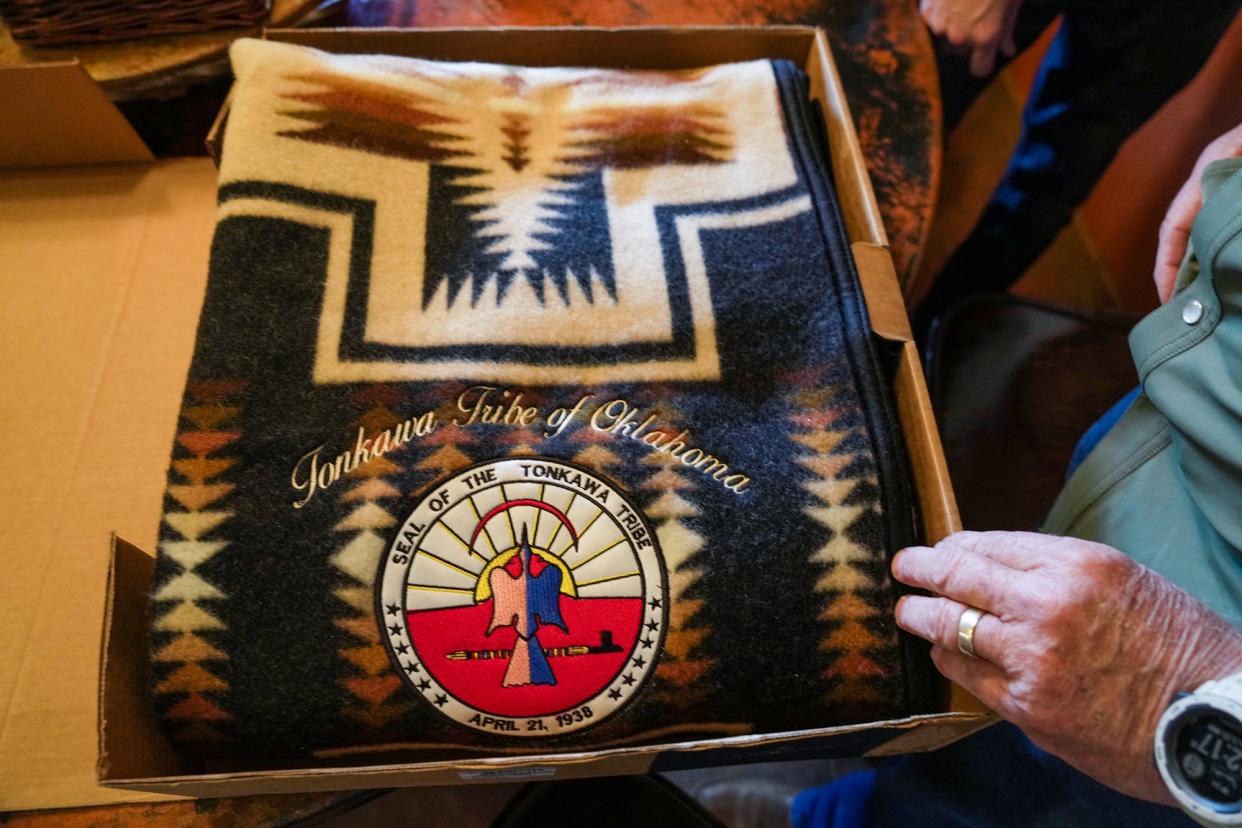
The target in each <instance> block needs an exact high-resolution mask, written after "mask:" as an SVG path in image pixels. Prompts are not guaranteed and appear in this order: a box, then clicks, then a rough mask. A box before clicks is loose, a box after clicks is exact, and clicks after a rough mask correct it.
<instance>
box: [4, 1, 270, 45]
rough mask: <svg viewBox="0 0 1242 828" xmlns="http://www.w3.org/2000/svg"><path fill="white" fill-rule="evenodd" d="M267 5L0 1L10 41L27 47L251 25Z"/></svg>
mask: <svg viewBox="0 0 1242 828" xmlns="http://www.w3.org/2000/svg"><path fill="white" fill-rule="evenodd" d="M269 5H270V0H0V17H3V18H4V20H5V22H6V23H7V24H8V25H9V28H10V29H11V30H12V33H13V37H14V39H16V40H18V41H21V42H23V43H27V44H30V45H32V46H63V45H66V44H72V43H102V42H111V41H117V40H128V39H130V38H136V37H151V36H155V35H175V34H191V33H195V32H207V31H212V30H214V29H227V28H230V27H235V26H253V25H255V24H257V23H260V22H262V21H263V20H265V19H266V18H267V14H268V8H269Z"/></svg>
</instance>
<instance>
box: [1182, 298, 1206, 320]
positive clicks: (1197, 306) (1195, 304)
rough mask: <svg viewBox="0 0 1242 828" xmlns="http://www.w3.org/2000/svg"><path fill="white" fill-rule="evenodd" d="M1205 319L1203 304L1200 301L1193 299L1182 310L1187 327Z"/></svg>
mask: <svg viewBox="0 0 1242 828" xmlns="http://www.w3.org/2000/svg"><path fill="white" fill-rule="evenodd" d="M1202 318H1203V303H1202V302H1200V301H1199V300H1198V299H1191V300H1190V301H1189V302H1187V303H1186V306H1185V307H1183V308H1182V321H1183V322H1185V323H1186V324H1187V325H1194V324H1195V323H1197V322H1198V321H1199V320H1200V319H1202Z"/></svg>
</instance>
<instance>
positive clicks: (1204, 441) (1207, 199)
mask: <svg viewBox="0 0 1242 828" xmlns="http://www.w3.org/2000/svg"><path fill="white" fill-rule="evenodd" d="M1203 192H1204V205H1203V208H1202V209H1201V210H1200V211H1199V215H1198V216H1197V217H1196V218H1195V222H1194V226H1193V229H1192V232H1191V242H1190V250H1189V252H1188V255H1187V258H1186V261H1185V263H1184V264H1183V266H1182V272H1181V273H1180V274H1179V278H1178V290H1177V292H1176V293H1175V294H1174V296H1173V298H1172V299H1171V300H1170V301H1169V302H1168V303H1167V304H1166V305H1164V306H1163V307H1161V308H1160V309H1158V310H1157V311H1156V312H1154V313H1152V314H1151V315H1149V316H1148V317H1146V318H1145V319H1143V321H1142V322H1140V323H1139V324H1138V325H1137V326H1136V327H1135V329H1134V330H1133V332H1132V333H1131V335H1130V348H1131V352H1132V353H1133V355H1134V364H1135V366H1136V367H1137V368H1138V373H1139V379H1140V380H1141V381H1142V383H1143V390H1144V393H1145V394H1146V396H1147V397H1148V398H1149V399H1150V400H1151V402H1152V404H1153V405H1154V406H1156V408H1158V409H1159V410H1160V412H1161V414H1163V415H1164V417H1165V418H1166V419H1167V420H1168V423H1169V427H1170V438H1171V446H1170V448H1171V449H1172V451H1173V452H1174V456H1175V459H1176V467H1177V469H1178V471H1179V472H1180V475H1181V478H1182V482H1183V484H1184V487H1185V489H1186V491H1187V494H1188V495H1189V497H1190V500H1191V502H1192V503H1193V504H1194V507H1195V508H1196V509H1197V510H1199V511H1200V512H1201V521H1202V522H1206V524H1207V526H1205V527H1204V528H1205V529H1206V528H1208V527H1210V528H1211V530H1214V531H1215V533H1216V534H1217V535H1219V536H1220V538H1221V539H1223V540H1224V541H1225V542H1226V544H1227V545H1228V546H1230V547H1232V549H1233V550H1234V551H1235V553H1237V552H1238V550H1242V159H1230V160H1228V161H1222V162H1216V163H1215V164H1212V165H1210V166H1209V167H1208V168H1207V170H1206V171H1205V173H1204V176H1203Z"/></svg>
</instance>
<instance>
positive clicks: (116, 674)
mask: <svg viewBox="0 0 1242 828" xmlns="http://www.w3.org/2000/svg"><path fill="white" fill-rule="evenodd" d="M153 570H154V559H152V558H151V557H150V556H149V555H147V554H146V553H144V552H142V551H141V550H139V549H137V548H135V547H134V546H133V545H132V544H129V543H126V542H125V541H124V540H121V539H119V538H118V539H115V540H114V544H113V553H112V563H111V567H110V572H109V579H108V583H109V594H108V597H107V601H106V606H107V607H108V617H107V618H105V621H104V653H103V658H102V660H101V668H100V669H101V675H100V685H101V687H102V688H103V693H102V698H101V703H100V716H99V728H100V739H99V751H100V755H99V762H98V765H97V772H98V779H99V782H100V784H102V785H105V786H108V787H116V788H129V789H134V790H144V791H154V792H161V793H172V794H179V795H191V796H224V795H229V796H234V795H242V794H276V793H300V792H309V791H323V790H347V789H351V788H381V787H400V786H403V785H431V784H435V785H443V784H462V783H482V782H492V781H498V780H505V779H513V778H523V777H537V778H553V777H554V778H557V779H569V778H575V777H585V776H604V775H621V774H633V773H647V772H649V771H652V770H673V769H676V768H682V767H702V766H705V765H712V764H735V763H738V762H760V761H767V760H771V759H796V758H810V757H813V756H846V755H863V754H867V755H887V754H888V753H893V752H899V751H896V750H894V749H893V748H891V747H889V746H890V745H891V744H892V743H893V742H894V741H895V740H900V741H898V745H904V746H905V749H907V750H908V749H921V750H926V749H929V748H930V747H935V746H939V745H942V744H946V743H947V742H949V741H953V740H956V739H960V738H963V737H965V736H967V735H969V734H970V733H973V732H975V731H976V730H978V729H979V728H981V727H985V726H987V725H988V724H990V723H991V722H992V721H993V720H992V719H991V717H989V716H986V715H981V714H978V713H971V712H964V711H950V712H945V713H933V714H926V715H921V716H909V717H906V718H903V719H895V720H892V721H887V722H879V723H875V722H866V723H862V724H855V725H845V726H841V727H827V728H819V729H816V730H804V731H796V732H790V733H756V734H748V735H744V736H732V737H727V738H722V739H709V740H703V741H684V742H677V743H671V744H658V745H638V746H633V747H620V748H601V749H597V750H580V751H576V752H571V753H555V754H539V755H527V756H495V757H478V758H468V759H454V758H449V759H437V760H433V761H409V762H392V761H387V760H385V759H380V760H376V763H375V764H371V765H366V766H361V767H360V766H358V765H359V760H358V758H357V757H351V756H349V755H345V754H343V755H341V756H338V757H335V758H325V759H320V760H301V761H299V760H290V761H286V762H270V763H264V764H265V766H264V767H261V768H258V769H256V768H255V767H254V766H253V763H240V762H239V763H232V764H231V763H228V762H213V763H211V764H210V766H208V765H206V764H204V763H201V762H197V761H193V760H189V759H186V758H184V757H182V756H180V755H178V754H177V753H176V751H174V750H173V749H172V747H171V746H170V745H169V743H168V741H167V738H166V737H165V736H164V734H163V732H162V731H161V730H160V729H159V727H158V725H157V723H156V721H155V717H154V716H153V715H152V712H151V708H150V701H149V698H148V696H147V692H146V684H145V680H144V678H143V675H144V669H145V668H144V666H143V665H145V658H141V657H140V658H135V657H134V654H135V653H140V654H142V653H145V652H146V645H147V594H148V586H149V584H150V578H151V575H152V572H153ZM929 727H933V728H934V730H932V731H926V730H925V729H926V728H929ZM920 734H921V735H920ZM933 734H934V735H933ZM886 747H887V748H888V749H887V750H886ZM362 761H365V759H363V760H362Z"/></svg>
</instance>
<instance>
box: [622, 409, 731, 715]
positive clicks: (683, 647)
mask: <svg viewBox="0 0 1242 828" xmlns="http://www.w3.org/2000/svg"><path fill="white" fill-rule="evenodd" d="M660 414H661V421H662V422H665V423H668V424H669V425H668V428H670V429H671V430H672V431H673V433H676V432H677V431H679V430H680V429H682V428H684V427H685V425H684V423H683V420H684V417H683V416H682V415H681V414H680V412H678V411H676V410H675V409H672V408H670V407H669V406H668V405H667V403H666V404H664V405H663V406H662V407H661V410H660ZM639 464H640V465H642V466H647V467H654V471H653V472H651V473H650V474H649V476H646V477H645V478H644V479H643V481H642V482H641V483H640V484H639V488H640V489H642V490H644V492H646V493H647V494H648V496H649V497H650V498H652V499H650V500H647V501H646V507H645V509H644V511H645V512H646V513H647V517H648V518H649V519H651V520H652V521H654V522H656V523H655V533H656V538H657V539H658V540H659V541H660V551H661V552H663V554H664V565H665V569H666V570H667V572H668V603H669V613H668V631H667V633H666V634H665V639H664V652H663V654H662V655H661V657H660V664H659V666H657V667H656V676H657V677H658V678H660V679H662V680H663V682H664V687H665V688H666V689H665V691H664V693H663V695H664V696H665V697H666V699H667V701H669V702H670V703H673V704H678V705H682V706H691V705H694V704H697V703H698V702H700V701H701V700H702V697H703V695H704V693H705V690H704V688H703V686H702V685H701V684H700V683H699V679H701V678H702V677H703V675H704V673H706V672H707V670H708V669H709V668H710V667H711V666H712V663H713V660H712V659H710V658H706V657H704V656H702V655H701V654H700V653H699V646H700V645H701V644H702V643H703V641H704V640H705V639H706V638H707V637H708V635H709V634H710V632H711V631H710V629H709V628H708V627H707V626H706V625H704V624H703V622H702V620H701V619H700V618H699V617H698V614H699V610H700V609H702V607H703V601H702V599H699V598H693V597H691V591H692V587H693V586H694V585H695V584H696V583H697V582H698V581H699V579H700V578H701V577H702V574H703V573H702V569H701V568H700V564H699V562H697V561H696V560H695V554H696V553H697V552H698V551H699V550H700V549H702V548H703V545H704V544H705V543H706V539H705V538H704V537H703V536H702V535H700V534H699V533H698V532H696V531H695V530H694V528H693V527H692V524H691V523H690V522H689V521H691V520H692V519H693V518H695V517H697V516H698V515H699V508H698V506H697V505H695V503H694V501H693V492H694V488H695V486H696V485H697V483H696V482H695V480H694V477H693V476H692V475H693V472H691V471H689V470H688V469H686V467H685V466H683V465H682V464H681V463H679V462H678V461H677V459H676V458H674V457H673V456H672V455H670V454H668V453H665V452H662V451H652V452H650V453H648V454H646V455H645V456H644V457H643V458H642V459H641V460H640V461H639Z"/></svg>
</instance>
